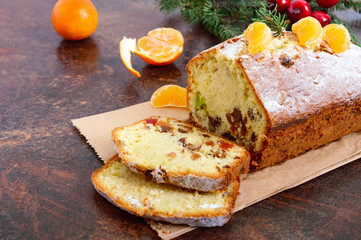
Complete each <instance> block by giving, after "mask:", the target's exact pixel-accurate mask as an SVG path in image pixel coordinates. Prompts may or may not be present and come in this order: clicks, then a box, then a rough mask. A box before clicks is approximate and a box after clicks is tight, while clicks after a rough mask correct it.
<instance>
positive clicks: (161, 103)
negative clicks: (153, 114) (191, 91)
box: [150, 84, 187, 108]
mask: <svg viewBox="0 0 361 240" xmlns="http://www.w3.org/2000/svg"><path fill="white" fill-rule="evenodd" d="M150 104H151V105H152V106H153V107H158V108H160V107H187V89H186V88H183V87H180V86H178V85H171V84H170V85H164V86H162V87H160V88H158V89H157V91H155V92H154V93H153V95H152V97H151V99H150Z"/></svg>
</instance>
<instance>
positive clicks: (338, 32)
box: [323, 24, 351, 53]
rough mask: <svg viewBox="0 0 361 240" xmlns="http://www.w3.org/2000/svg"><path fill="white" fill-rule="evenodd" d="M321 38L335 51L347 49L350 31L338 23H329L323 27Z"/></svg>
mask: <svg viewBox="0 0 361 240" xmlns="http://www.w3.org/2000/svg"><path fill="white" fill-rule="evenodd" d="M323 31H324V37H323V39H324V40H325V41H326V42H327V43H328V45H329V46H330V48H331V49H332V51H333V52H335V53H343V52H345V51H347V49H348V48H349V47H350V44H351V37H350V33H349V32H348V30H347V28H345V27H344V26H342V25H339V24H329V25H327V26H326V27H324V28H323Z"/></svg>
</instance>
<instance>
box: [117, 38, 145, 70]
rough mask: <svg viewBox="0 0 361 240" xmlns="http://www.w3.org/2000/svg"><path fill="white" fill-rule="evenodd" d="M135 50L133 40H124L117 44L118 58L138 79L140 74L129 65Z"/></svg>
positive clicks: (134, 40)
mask: <svg viewBox="0 0 361 240" xmlns="http://www.w3.org/2000/svg"><path fill="white" fill-rule="evenodd" d="M136 49H137V44H136V39H135V38H126V37H123V39H122V40H121V41H120V43H119V53H120V58H121V59H122V61H123V63H124V65H125V67H126V68H127V69H128V70H129V71H130V72H131V73H133V74H134V75H135V76H137V77H140V73H139V72H138V71H136V70H135V69H134V68H133V67H132V63H131V53H132V52H134V51H135V50H136Z"/></svg>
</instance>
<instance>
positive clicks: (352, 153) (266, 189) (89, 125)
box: [72, 102, 361, 239]
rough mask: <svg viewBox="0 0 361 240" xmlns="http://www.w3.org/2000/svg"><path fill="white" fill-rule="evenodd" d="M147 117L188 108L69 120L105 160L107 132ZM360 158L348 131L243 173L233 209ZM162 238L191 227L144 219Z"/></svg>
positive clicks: (358, 143) (109, 148)
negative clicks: (281, 159)
mask: <svg viewBox="0 0 361 240" xmlns="http://www.w3.org/2000/svg"><path fill="white" fill-rule="evenodd" d="M150 116H163V117H173V118H176V119H179V120H186V119H188V116H189V115H188V111H187V110H186V109H180V108H161V109H156V108H153V107H151V106H150V103H149V102H145V103H141V104H137V105H134V106H131V107H127V108H122V109H119V110H115V111H111V112H107V113H102V114H97V115H93V116H89V117H84V118H79V119H73V120H72V122H73V125H74V126H75V127H76V128H77V129H78V130H79V131H80V133H81V134H82V135H84V137H85V138H86V139H87V142H88V143H89V144H90V145H91V146H92V147H93V148H94V150H95V152H96V153H97V155H98V156H99V158H100V159H101V160H102V161H103V162H104V163H106V162H107V161H108V160H109V159H110V158H111V157H112V156H113V155H115V154H116V151H115V149H114V145H113V142H112V141H111V131H112V130H113V129H114V128H115V127H120V126H124V125H129V124H132V123H134V122H137V121H139V120H142V119H144V118H147V117H150ZM360 157H361V131H359V132H356V133H352V134H350V135H348V136H345V137H343V138H341V139H339V140H337V141H334V142H332V143H330V144H328V145H326V146H324V147H321V148H318V149H316V150H312V151H309V152H307V153H305V154H303V155H301V156H299V157H297V158H294V159H290V160H287V161H286V162H284V163H281V164H278V165H276V166H272V167H268V168H265V169H263V170H260V171H257V172H254V173H250V174H247V175H244V176H243V177H242V181H241V186H240V190H239V195H238V198H237V201H236V204H235V208H234V212H237V211H239V210H241V209H243V208H245V207H247V206H250V205H252V204H254V203H256V202H259V201H261V200H263V199H266V198H268V197H270V196H273V195H275V194H277V193H279V192H282V191H284V190H286V189H289V188H292V187H295V186H298V185H300V184H302V183H304V182H307V181H309V180H311V179H313V178H316V177H318V176H320V175H322V174H324V173H326V172H329V171H331V170H333V169H335V168H338V167H340V166H342V165H344V164H347V163H349V162H352V161H354V160H356V159H358V158H360ZM148 223H149V224H150V225H151V227H152V228H153V229H154V230H155V231H157V232H158V235H159V236H160V237H161V238H162V239H172V238H175V237H178V236H180V235H182V234H184V233H186V232H189V231H192V230H193V229H195V228H194V227H189V226H183V225H172V224H167V223H159V222H154V221H148Z"/></svg>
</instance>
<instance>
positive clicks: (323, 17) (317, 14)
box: [311, 11, 331, 27]
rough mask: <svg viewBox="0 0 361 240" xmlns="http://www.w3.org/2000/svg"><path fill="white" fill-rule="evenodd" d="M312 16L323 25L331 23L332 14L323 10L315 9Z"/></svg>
mask: <svg viewBox="0 0 361 240" xmlns="http://www.w3.org/2000/svg"><path fill="white" fill-rule="evenodd" d="M311 17H313V18H316V19H317V20H318V21H319V22H320V23H321V25H322V27H324V26H326V25H328V24H330V23H331V18H330V16H329V15H328V14H327V13H325V12H322V11H314V12H312V13H311Z"/></svg>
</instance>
